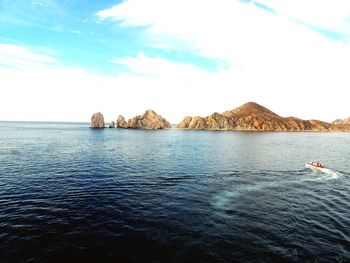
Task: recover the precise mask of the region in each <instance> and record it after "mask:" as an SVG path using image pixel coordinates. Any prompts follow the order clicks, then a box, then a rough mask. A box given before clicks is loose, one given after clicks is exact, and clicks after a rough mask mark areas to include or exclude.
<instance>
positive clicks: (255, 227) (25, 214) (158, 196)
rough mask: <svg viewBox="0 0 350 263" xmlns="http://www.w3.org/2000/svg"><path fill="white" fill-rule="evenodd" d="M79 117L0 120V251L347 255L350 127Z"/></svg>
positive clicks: (174, 257)
mask: <svg viewBox="0 0 350 263" xmlns="http://www.w3.org/2000/svg"><path fill="white" fill-rule="evenodd" d="M88 126H89V124H88V123H39V122H37V123H31V122H0V262H63V261H77V260H79V261H85V262H350V161H349V156H350V133H342V132H333V133H329V132H232V131H231V132H230V131H228V132H222V131H220V132H215V131H186V130H176V129H170V130H152V131H150V130H124V129H103V130H93V129H89V128H88ZM311 160H318V161H321V162H323V163H325V165H327V166H328V167H330V168H331V169H334V172H333V173H331V174H326V173H321V172H315V171H311V170H309V169H307V168H305V164H306V163H307V162H308V161H311Z"/></svg>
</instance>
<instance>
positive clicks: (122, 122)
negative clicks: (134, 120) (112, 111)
mask: <svg viewBox="0 0 350 263" xmlns="http://www.w3.org/2000/svg"><path fill="white" fill-rule="evenodd" d="M117 128H128V124H127V123H126V121H125V119H124V116H123V115H119V116H118V119H117Z"/></svg>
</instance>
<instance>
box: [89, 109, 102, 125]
mask: <svg viewBox="0 0 350 263" xmlns="http://www.w3.org/2000/svg"><path fill="white" fill-rule="evenodd" d="M104 127H105V121H104V118H103V115H102V113H101V112H96V113H94V114H92V116H91V123H90V128H93V129H102V128H104Z"/></svg>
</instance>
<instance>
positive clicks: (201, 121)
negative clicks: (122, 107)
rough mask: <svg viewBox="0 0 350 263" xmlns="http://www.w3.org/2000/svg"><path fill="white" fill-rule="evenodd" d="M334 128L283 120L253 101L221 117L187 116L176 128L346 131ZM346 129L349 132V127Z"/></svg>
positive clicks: (311, 122) (328, 124) (327, 125)
mask: <svg viewBox="0 0 350 263" xmlns="http://www.w3.org/2000/svg"><path fill="white" fill-rule="evenodd" d="M334 126H335V125H332V124H330V123H327V122H323V121H319V120H302V119H298V118H295V117H287V118H284V117H281V116H279V115H278V114H276V113H274V112H272V111H270V110H269V109H267V108H265V107H263V106H261V105H259V104H257V103H255V102H248V103H245V104H243V105H242V106H240V107H238V108H236V109H234V110H232V111H225V112H224V113H222V114H220V113H216V112H215V113H213V114H212V115H210V116H207V117H199V116H195V117H190V116H187V117H185V118H184V119H183V120H182V121H181V122H180V123H179V125H178V126H177V127H178V128H182V129H192V130H236V131H328V130H344V129H345V130H347V127H345V126H342V127H340V126H339V127H334ZM349 126H350V125H349ZM333 127H334V128H333ZM338 128H339V129H338ZM348 130H350V127H349V129H348Z"/></svg>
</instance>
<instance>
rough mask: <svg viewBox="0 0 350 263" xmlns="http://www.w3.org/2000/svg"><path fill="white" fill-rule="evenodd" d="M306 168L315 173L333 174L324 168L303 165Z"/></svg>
mask: <svg viewBox="0 0 350 263" xmlns="http://www.w3.org/2000/svg"><path fill="white" fill-rule="evenodd" d="M305 167H306V168H309V169H311V170H315V171H320V172H323V173H328V174H329V173H334V172H333V171H331V170H329V169H328V168H325V167H316V166H313V165H311V164H308V163H307V164H306V165H305Z"/></svg>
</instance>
